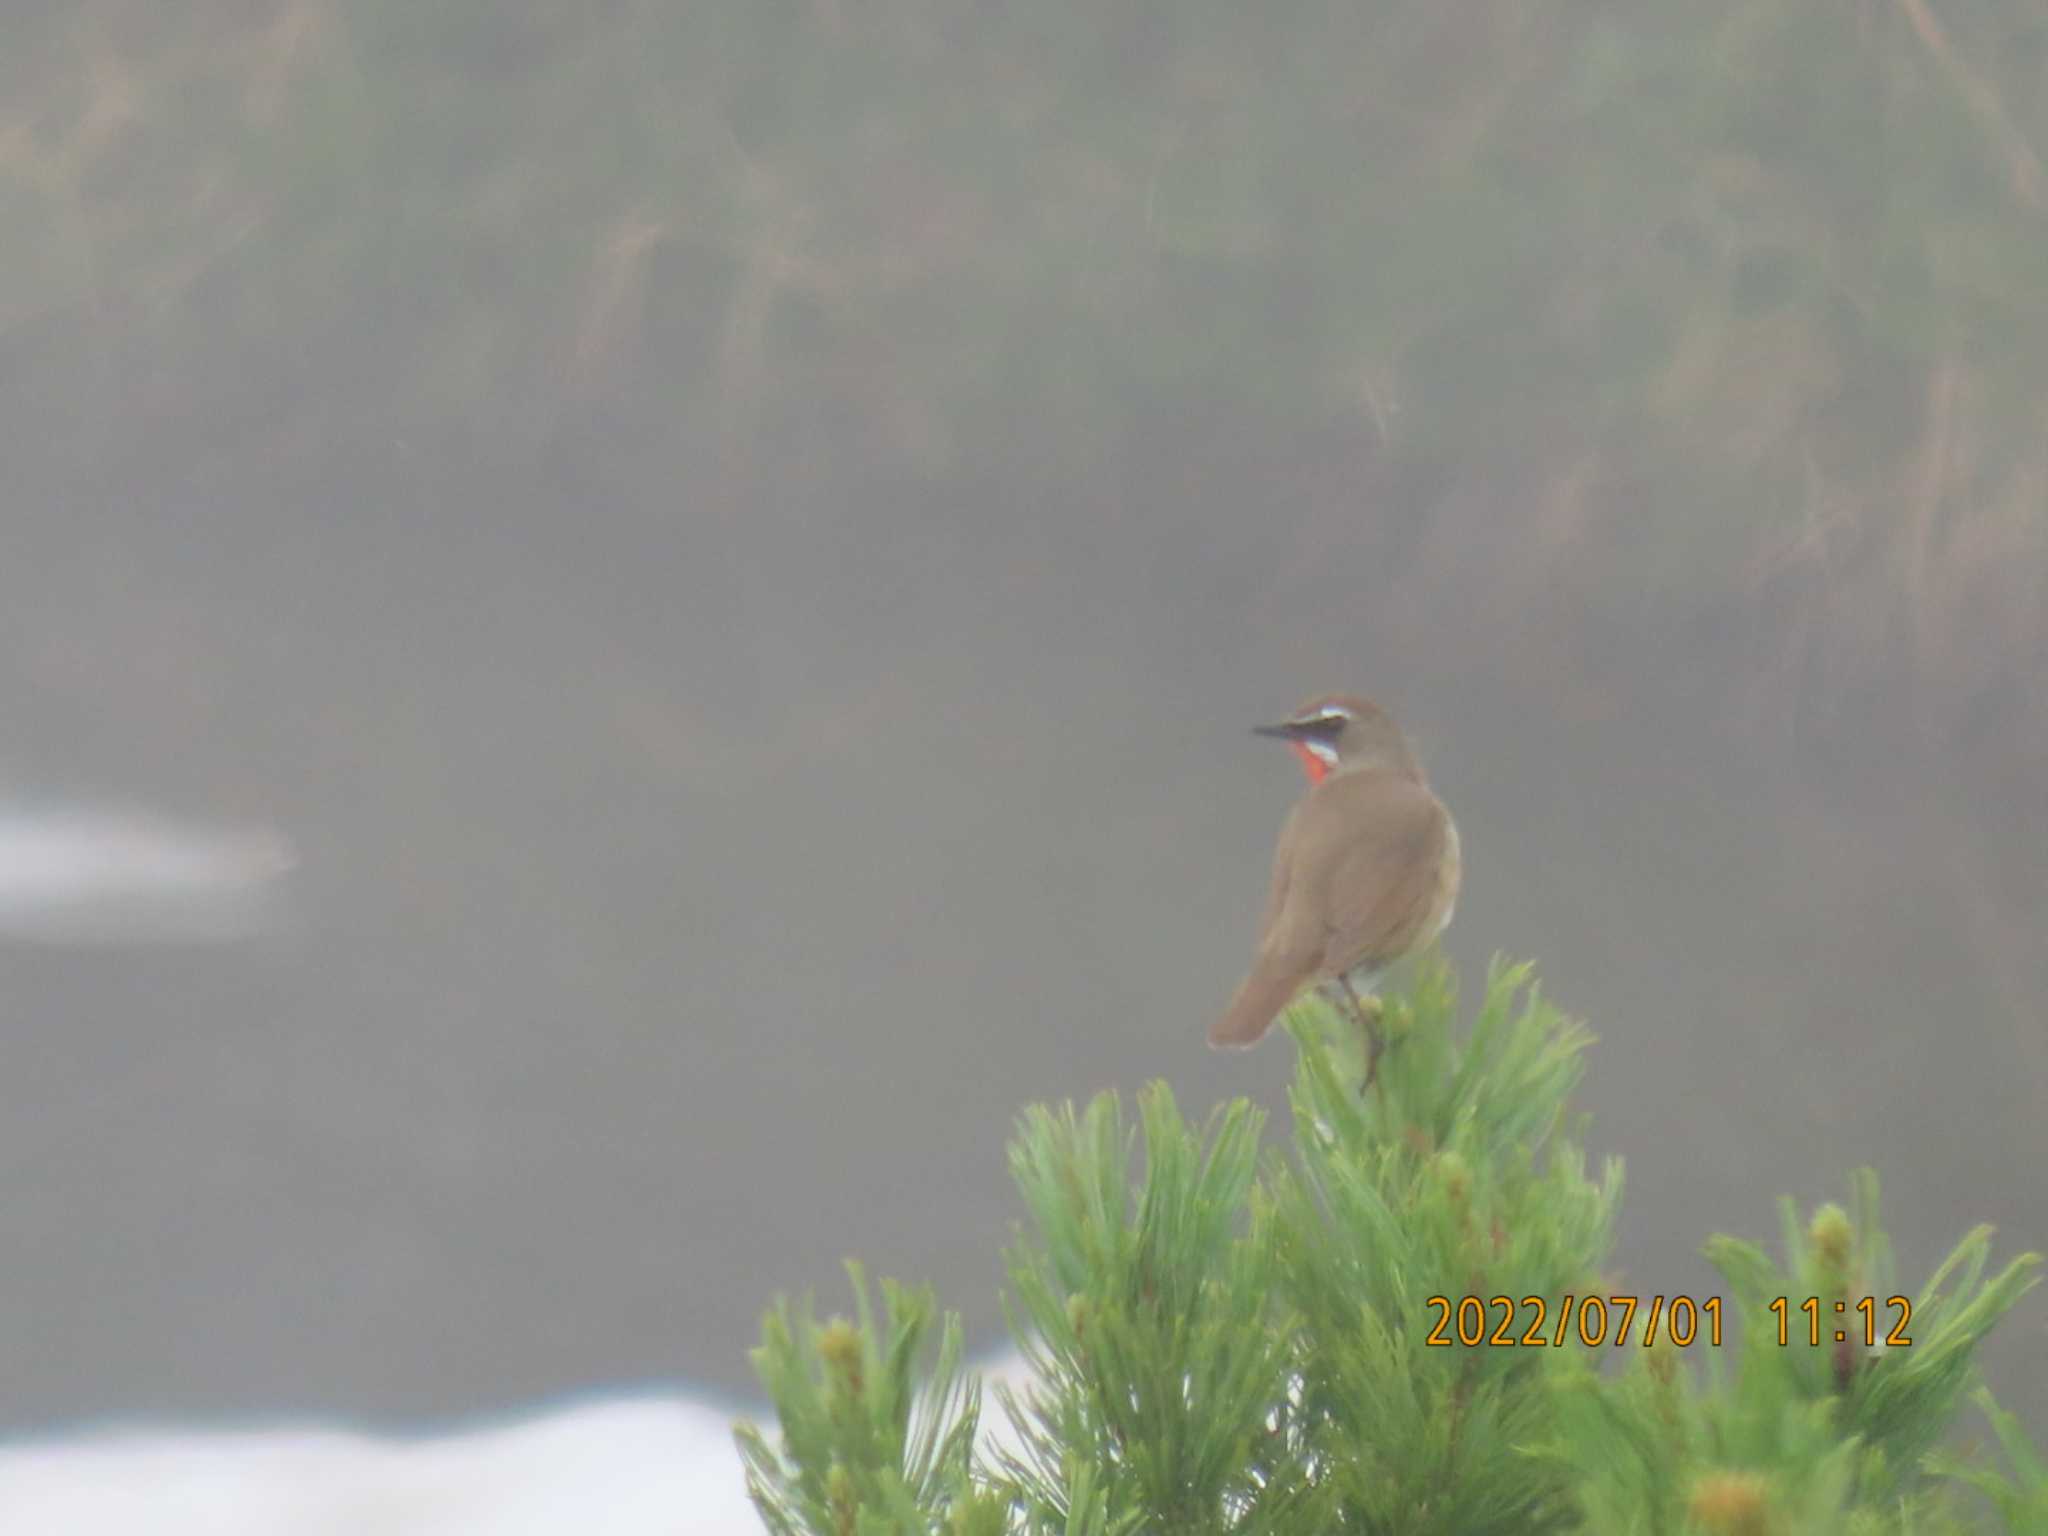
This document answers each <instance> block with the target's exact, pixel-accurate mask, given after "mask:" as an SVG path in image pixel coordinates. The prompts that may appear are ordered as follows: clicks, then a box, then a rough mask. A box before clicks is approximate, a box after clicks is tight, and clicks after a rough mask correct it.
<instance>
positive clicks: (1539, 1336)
mask: <svg viewBox="0 0 2048 1536" xmlns="http://www.w3.org/2000/svg"><path fill="white" fill-rule="evenodd" d="M1457 1014H1458V1002H1457V994H1456V989H1455V986H1454V984H1453V982H1452V980H1451V977H1450V975H1449V973H1448V971H1447V970H1446V969H1445V968H1444V967H1443V966H1442V964H1441V963H1440V962H1438V961H1434V960H1432V961H1429V962H1426V963H1424V964H1422V965H1421V966H1419V967H1418V968H1417V971H1416V975H1415V977H1414V979H1413V981H1412V984H1411V986H1410V988H1409V990H1408V991H1406V992H1405V993H1399V994H1396V995H1393V996H1391V997H1389V998H1388V1000H1387V1008H1386V1013H1385V1015H1384V1018H1383V1020H1382V1027H1383V1028H1384V1029H1385V1030H1386V1032H1387V1034H1388V1037H1389V1040H1390V1047H1389V1049H1388V1051H1387V1052H1386V1054H1385V1056H1384V1058H1383V1060H1382V1062H1381V1067H1380V1073H1379V1079H1378V1081H1377V1082H1376V1083H1375V1085H1374V1086H1373V1088H1372V1089H1371V1091H1370V1092H1369V1093H1366V1094H1361V1093H1360V1091H1359V1088H1358V1081H1359V1077H1358V1072H1357V1057H1358V1054H1359V1053H1358V1051H1357V1050H1356V1048H1355V1044H1354V1039H1353V1031H1352V1029H1351V1027H1350V1026H1349V1025H1348V1023H1347V1022H1346V1021H1344V1020H1343V1019H1341V1018H1340V1017H1339V1016H1338V1015H1336V1014H1335V1013H1334V1012H1332V1011H1331V1010H1329V1009H1328V1008H1326V1007H1325V1006H1324V1005H1323V1004H1321V1003H1320V1002H1316V1001H1312V1000H1311V1001H1305V1002H1303V1003H1300V1004H1297V1005H1296V1007H1295V1008H1294V1009H1293V1010H1292V1012H1291V1013H1290V1015H1289V1018H1288V1028H1289V1032H1290V1034H1291V1035H1292V1036H1293V1037H1294V1039H1295V1042H1296V1044H1297V1046H1298V1049H1299V1061H1298V1064H1297V1071H1296V1077H1295V1082H1294V1086H1293V1092H1292V1101H1293V1126H1292V1136H1291V1138H1290V1140H1289V1143H1288V1145H1287V1147H1286V1148H1285V1150H1282V1149H1280V1148H1278V1147H1274V1148H1269V1149H1267V1150H1266V1151H1265V1152H1264V1154H1263V1156H1262V1153H1261V1149H1260V1137H1261V1132H1262V1130H1263V1129H1264V1127H1263V1125H1262V1116H1261V1114H1260V1112H1259V1111H1258V1110H1257V1109H1256V1108H1255V1107H1254V1106H1252V1105H1251V1104H1249V1103H1248V1102H1246V1101H1243V1100H1239V1101H1236V1102H1234V1103H1231V1104H1229V1105H1227V1106H1225V1107H1223V1108H1222V1109H1220V1110H1218V1111H1217V1112H1216V1113H1214V1114H1213V1115H1211V1116H1210V1117H1209V1119H1208V1121H1207V1122H1206V1124H1202V1125H1196V1124H1193V1123H1191V1122H1190V1121H1189V1120H1188V1119H1186V1118H1185V1117H1184V1116H1183V1115H1182V1114H1181V1112H1180V1110H1179V1108H1178V1106H1176V1104H1175V1103H1174V1100H1173V1097H1172V1095H1171V1094H1170V1093H1169V1092H1168V1091H1167V1089H1166V1087H1165V1086H1164V1085H1163V1084H1157V1083H1155V1084H1152V1085H1150V1086H1149V1087H1147V1088H1145V1089H1144V1090H1143V1091H1142V1092H1141V1093H1140V1094H1139V1095H1138V1100H1137V1104H1136V1117H1135V1124H1134V1123H1133V1122H1132V1120H1131V1118H1130V1117H1128V1116H1127V1114H1126V1112H1125V1109H1124V1106H1123V1105H1122V1103H1121V1102H1120V1101H1119V1100H1118V1099H1117V1097H1116V1096H1114V1095H1111V1094H1104V1095H1101V1096H1099V1097H1097V1098H1096V1099H1095V1100H1094V1101H1093V1102H1091V1103H1090V1104H1088V1105H1087V1107H1086V1108H1085V1109H1079V1110H1077V1109H1076V1108H1075V1107H1074V1106H1072V1105H1070V1104H1068V1105H1062V1106H1060V1107H1058V1108H1057V1109H1048V1108H1043V1107H1034V1108H1031V1109H1029V1110H1027V1111H1026V1112H1025V1113H1024V1115H1023V1117H1022V1119H1021V1121H1020V1123H1019V1126H1018V1129H1017V1133H1016V1136H1015V1138H1014V1140H1013V1142H1012V1144H1011V1148H1010V1166H1011V1170H1012V1174H1013V1176H1014V1178H1015V1180H1016V1183H1017V1186H1018V1188H1019V1190H1020V1192H1021V1193H1022V1196H1023V1200H1024V1206H1025V1210H1026V1212H1027V1217H1028V1220H1027V1222H1026V1225H1025V1227H1024V1228H1023V1230H1022V1231H1020V1233H1019V1234H1018V1238H1017V1241H1016V1243H1015V1245H1014V1246H1013V1248H1012V1249H1011V1251H1010V1252H1009V1253H1008V1255H1007V1256H1006V1259H1007V1267H1008V1272H1009V1278H1010V1291H1009V1294H1008V1295H1007V1296H1006V1298H1005V1300H1006V1310H1007V1314H1008V1316H1009V1319H1010V1325H1011V1329H1012V1332H1013V1333H1014V1335H1015V1337H1016V1341H1017V1344H1018V1347H1019V1349H1020V1351H1021V1352H1022V1354H1023V1357H1024V1359H1025V1361H1026V1363H1027V1364H1028V1366H1029V1367H1030V1373H1031V1374H1030V1381H1029V1384H1028V1385H1027V1386H1025V1387H1024V1388H1023V1389H1022V1390H1021V1391H1019V1392H1011V1391H1008V1390H1006V1389H1002V1388H998V1389H997V1393H996V1396H997V1398H998V1400H999V1404H1000V1407H1001V1409H1002V1411H1003V1412H1004V1414H1005V1415H1006V1416H1007V1417H1008V1419H1009V1421H1010V1425H1011V1428H1012V1430H1013V1431H1014V1446H1015V1447H1016V1448H1015V1449H1012V1450H1009V1451H997V1452H994V1453H992V1454H979V1453H977V1450H976V1436H977V1429H978V1428H979V1425H980V1417H981V1412H982V1401H981V1393H980V1389H979V1385H978V1384H977V1383H975V1382H973V1381H972V1380H970V1379H968V1377H967V1376H966V1375H965V1374H964V1372H963V1369H962V1364H961V1331H960V1324H959V1321H958V1319H957V1318H956V1317H954V1316H952V1315H950V1314H949V1315H947V1316H946V1317H945V1318H944V1319H943V1320H940V1319H939V1318H938V1317H937V1313H936V1308H935V1303H934V1301H933V1298H932V1296H931V1293H930V1292H929V1291H928V1290H910V1289H906V1288H904V1287H900V1286H897V1285H894V1284H891V1283H889V1282H886V1281H885V1282H884V1283H883V1286H882V1293H883V1307H882V1310H881V1313H880V1315H879V1316H877V1314H876V1312H875V1310H874V1307H873V1304H872V1301H871V1299H870V1296H869V1293H868V1288H867V1285H866V1282H865V1279H864V1277H863V1275H862V1272H861V1270H860V1269H859V1267H858V1266H849V1269H850V1273H851V1276H852V1281H853V1289H854V1297H855V1316H854V1318H853V1319H852V1320H848V1319H844V1318H836V1317H835V1318H832V1319H829V1320H827V1321H825V1322H822V1323H821V1322H819V1321H818V1320H817V1318H816V1314H815V1310H814V1308H813V1306H812V1304H811V1303H810V1302H809V1301H808V1300H806V1301H804V1302H802V1303H800V1304H793V1303H791V1302H789V1301H787V1300H783V1301H778V1302H777V1303H776V1304H775V1306H774V1307H773V1308H772V1309H771V1310H770V1312H769V1313H768V1315H767V1318H766V1321H765V1322H764V1324H763V1329H762V1339H761V1344H760V1347H759V1348H757V1349H756V1350H755V1351H754V1362H755V1366H756V1368H757V1370H758V1371H759V1372H760V1375H761V1377H762V1380H763V1381H764V1383H765V1384H766V1386H767V1388H768V1392H769V1396H770V1399H771V1401H772V1402H773V1405H774V1408H775V1411H776V1414H777V1416H778V1418H779V1420H780V1425H781V1435H780V1437H779V1439H775V1440H771V1439H770V1438H769V1437H768V1436H767V1435H765V1434H764V1433H763V1432H761V1431H760V1430H759V1429H756V1428H754V1427H752V1426H746V1425H743V1426H741V1427H740V1429H739V1430H738V1432H737V1433H738V1439H739V1444H740V1448H741V1452H742V1455H743V1457H744V1459H745V1462H746V1468H747V1479H748V1487H749V1490H750V1491H751V1493H752V1495H753V1497H754V1500H755V1503H756V1506H757V1507H758V1508H759V1510H760V1512H761V1515H762V1518H763V1520H764V1521H765V1522H766V1524H767V1527H768V1529H769V1530H770V1531H772V1532H774V1533H776V1536H912V1533H917V1536H938V1533H960V1536H970V1533H972V1536H1012V1533H1014V1536H1126V1533H1130V1536H1137V1533H1159V1536H1168V1533H1171V1536H1204V1533H1210V1532H1215V1533H1224V1532H1228V1533H1232V1536H1266V1533H1273V1536H1280V1533H1295V1532H1302V1533H1308V1532H1314V1533H1342V1532H1358V1533H1390V1536H1426V1533H1441V1536H1489V1533H1495V1532H1498V1533H1503V1536H1505V1533H1545V1532H1577V1533H1587V1536H1610V1533H1611V1536H1622V1533H1663V1532H1669V1533H1674V1536H1676V1533H1688V1532H1698V1533H1714V1536H1765V1533H1773V1536H1793V1533H1799V1536H1805V1533H1823V1532H1837V1531H1839V1532H1844V1533H1848V1532H1855V1533H1869V1536H1877V1533H1893V1532H1895V1533H1899V1536H1906V1533H1921V1532H1934V1531H1964V1530H1973V1531H1996V1530H2003V1531H2008V1532H2042V1531H2048V1465H2044V1463H2043V1461H2042V1459H2041V1458H2040V1456H2039V1455H2038V1454H2037V1453H2036V1452H2035V1450H2034V1449H2033V1447H2032V1446H2031V1445H2030V1444H2029V1442H2028V1440H2027V1438H2026V1436H2025V1434H2024V1433H2023V1431H2022V1430H2021V1428H2020V1426H2019V1425H2018V1424H2017V1423H2016V1422H2015V1421H2014V1420H2013V1419H2012V1417H2011V1416H2010V1415H2008V1414H2006V1413H2004V1412H2003V1411H2002V1410H2001V1409H1999V1408H1998V1406H1997V1405H1996V1403H1994V1402H1993V1401H1992V1400H1991V1399H1990V1397H1989V1395H1988V1394H1987V1393H1985V1392H1984V1391H1982V1390H1981V1388H1978V1387H1977V1383H1976V1373H1975V1367H1974V1359H1975V1354H1976V1350H1977V1347H1978V1345H1979V1344H1980V1343H1981V1342H1982V1341H1983V1339H1984V1337H1985V1335H1986V1334H1987V1333H1988V1332H1989V1331H1990V1329H1991V1328H1992V1326H1993V1325H1994V1324H1995V1323H1996V1322H1997V1321H1998V1320H1999V1319H2000V1318H2001V1317H2002V1316H2004V1314H2005V1313H2006V1312H2007V1311H2008V1310H2009V1309H2010V1308H2011V1307H2012V1305H2013V1303H2014V1302H2015V1301H2017V1300H2018V1298H2019V1297H2020V1296H2021V1295H2022V1294H2023V1293H2024V1292H2025V1291H2026V1290H2027V1289H2029V1288H2030V1287H2031V1286H2032V1285H2033V1283H2034V1279H2033V1273H2032V1272H2033V1270H2034V1268H2035V1267H2036V1265H2037V1263H2038V1260H2037V1258H2036V1256H2034V1255H2032V1254H2025V1255H2022V1256H2020V1257H2018V1258H2016V1259H2013V1260H2011V1261H2010V1262H2009V1263H2007V1264H2006V1265H2005V1266H2004V1267H2003V1268H2002V1269H1999V1270H1997V1271H1996V1272H1995V1273H1990V1272H1988V1271H1989V1268H1990V1254H1991V1242H1990V1236H1991V1235H1990V1231H1989V1229H1988V1228H1983V1227H1980V1228H1978V1229H1977V1230H1975V1231H1973V1232H1971V1233H1970V1234H1969V1235H1968V1236H1967V1237H1966V1238H1965V1239H1964V1240H1963V1241H1962V1242H1961V1243H1960V1244H1959V1245H1958V1246H1957V1248H1956V1250H1955V1252H1954V1253H1953V1254H1951V1255H1950V1256H1949V1258H1948V1259H1947V1260H1946V1261H1945V1262H1944V1263H1943V1264H1942V1265H1941V1266H1940V1267H1939V1268H1938V1269H1937V1270H1936V1272H1935V1274H1934V1275H1933V1276H1932V1277H1930V1278H1929V1279H1928V1280H1927V1281H1926V1283H1925V1284H1923V1285H1921V1286H1920V1287H1919V1288H1918V1289H1917V1290H1913V1291H1906V1290H1904V1289H1903V1288H1902V1287H1901V1286H1900V1284H1899V1282H1898V1280H1897V1278H1896V1277H1895V1275H1894V1273H1893V1264H1892V1255H1891V1250H1890V1246H1889V1244H1888V1243H1887V1241H1886V1239H1885V1236H1884V1232H1883V1230H1882V1228H1881V1227H1880V1225H1879V1222H1878V1187H1877V1180H1876V1177H1875V1175H1873V1174H1871V1173H1869V1172H1867V1171H1866V1172H1860V1173H1858V1174H1857V1175H1856V1176H1855V1178H1854V1180H1853V1181H1852V1187H1851V1190H1850V1199H1849V1203H1848V1205H1847V1206H1846V1207H1844V1206H1838V1205H1832V1204H1830V1205H1823V1206H1821V1207H1820V1208H1819V1209H1818V1210H1817V1211H1815V1212H1814V1213H1812V1215H1811V1216H1810V1217H1807V1218H1805V1219H1802V1218H1801V1215H1800V1213H1799V1212H1798V1210H1797V1209H1796V1208H1795V1207H1794V1206H1793V1204H1792V1202H1790V1201H1789V1200H1787V1201H1783V1202H1781V1204H1780V1213H1779V1214H1780V1223H1781V1227H1782V1238H1781V1246H1782V1250H1783V1251H1782V1254H1781V1256H1780V1257H1779V1258H1778V1259H1776V1260H1774V1259H1772V1258H1771V1257H1770V1256H1769V1255H1767V1254H1766V1253H1765V1252H1764V1251H1763V1250H1762V1249H1760V1248H1758V1247H1756V1246H1755V1245H1753V1244H1750V1243H1747V1242H1742V1241H1739V1240H1737V1239H1734V1238H1730V1237H1715V1238H1713V1239H1711V1240H1710V1241H1709V1242H1708V1244H1707V1253H1708V1256H1709V1257H1710V1258H1711V1260H1712V1261H1713V1263H1714V1264H1715V1266H1716V1267H1717V1268H1718V1269H1719V1271H1720V1273H1721V1276H1722V1278H1723V1281H1724V1289H1723V1292H1722V1293H1721V1295H1720V1296H1718V1297H1715V1298H1706V1297H1701V1298H1685V1299H1684V1300H1683V1302H1681V1301H1680V1300H1679V1299H1677V1298H1672V1297H1663V1298H1653V1297H1641V1298H1634V1297H1623V1296H1620V1295H1618V1294H1615V1293H1614V1292H1613V1291H1612V1290H1611V1289H1609V1288H1608V1287H1606V1286H1605V1284H1604V1282H1603V1280H1602V1271H1603V1266H1604V1265H1605V1263H1606V1261H1607V1258H1608V1254H1609V1250H1610V1245H1611V1242H1612V1235H1613V1231H1614V1223H1615V1217H1616V1213H1617V1210H1618V1206H1619V1202H1620V1197H1621V1189H1622V1176H1621V1165H1620V1163H1619V1161H1617V1160H1611V1159H1610V1160H1609V1161H1608V1162H1606V1163H1605V1164H1604V1165H1603V1166H1602V1167H1601V1168H1600V1170H1599V1172H1598V1174H1597V1176H1595V1175H1593V1174H1591V1173H1589V1171H1588V1168H1587V1164H1586V1158H1585V1154H1584V1152H1583V1151H1582V1150H1581V1136H1582V1134H1583V1128H1582V1127H1578V1126H1574V1125H1573V1124H1572V1123H1571V1122H1570V1120H1569V1119H1568V1112H1569V1111H1568V1101H1569V1098H1570V1095H1571V1092H1572V1090H1573V1088H1574V1087H1575V1085H1576V1084H1577V1082H1578V1079H1579V1076H1580V1072H1581V1070H1582V1066H1583V1062H1584V1057H1585V1051H1586V1048H1587V1046H1588V1045H1589V1044H1590V1043H1591V1036H1590V1035H1589V1034H1587V1032H1586V1031H1585V1029H1584V1028H1583V1027H1581V1026H1580V1025H1578V1024H1577V1023H1575V1022H1573V1021H1571V1020H1569V1019H1567V1018H1566V1017H1564V1016H1563V1015H1562V1014H1560V1013H1559V1012H1558V1011H1557V1010H1556V1009H1555V1008H1553V1007H1552V1006H1551V1005H1550V1004H1549V1003H1548V1002H1546V1001H1545V1000H1544V999H1543V998H1542V997H1541V995H1540V994H1539V992H1538V991H1537V989H1536V988H1535V987H1534V985H1533V984H1532V983H1531V980H1530V973H1529V970H1528V968H1527V967H1520V966H1518V967H1509V966H1506V965H1502V964H1499V963H1496V964H1495V966H1494V967H1493V968H1492V970H1491V972H1490V974H1489V976H1488V979H1487V985H1486V991H1485V996H1484V998H1483V1000H1482V1002H1481V1004H1480V1007H1479V1009H1478V1013H1477V1016H1476V1018H1475V1020H1474V1022H1473V1025H1472V1028H1471V1032H1470V1036H1469V1038H1468V1039H1467V1041H1466V1042H1465V1044H1464V1045H1463V1046H1462V1047H1460V1046H1458V1045H1457V1044H1456V1043H1454V1039H1453V1034H1454V1029H1453V1026H1454V1023H1455V1020H1456V1018H1457ZM1838 1334H1839V1335H1840V1337H1837V1335H1838ZM934 1339H935V1344H934ZM927 1357H929V1359H930V1363H929V1364H927V1363H926V1360H927ZM1696 1367H1697V1368H1696ZM1973 1389H1974V1397H1975V1401H1976V1403H1977V1404H1978V1406H1979V1408H1980V1410H1981V1411H1982V1413H1983V1414H1984V1415H1985V1416H1986V1418H1987V1419H1988V1421H1989V1423H1990V1426H1991V1428H1992V1430H1993V1433H1994V1435H1995V1437H1996V1439H1997V1441H1998V1444H1999V1447H2000V1451H2001V1455H2002V1460H2001V1461H1999V1462H1998V1463H1993V1462H1990V1461H1986V1460H1981V1459H1978V1460H1965V1459H1962V1458H1958V1457H1956V1456H1954V1455H1951V1454H1949V1453H1946V1452H1944V1451H1943V1450H1941V1449H1940V1446H1941V1443H1942V1442H1943V1441H1944V1439H1945V1438H1947V1437H1948V1435H1949V1431H1950V1430H1951V1428H1952V1427H1953V1426H1954V1424H1955V1423H1956V1420H1957V1415H1958V1412H1959V1410H1960V1408H1961V1405H1962V1402H1963V1400H1964V1399H1965V1398H1966V1397H1970V1396H1972V1395H1973ZM1972 1490H1974V1491H1975V1494H1973V1493H1972V1492H1971V1491H1972ZM1975 1495H1982V1496H1983V1497H1981V1498H1978V1497H1975ZM1973 1521H1974V1522H1975V1523H1971V1522H1973Z"/></svg>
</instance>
